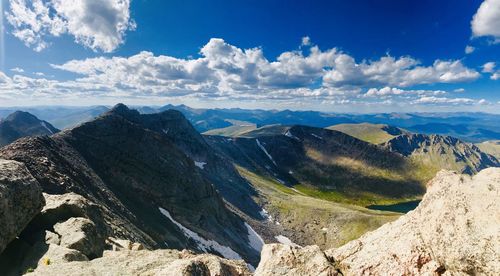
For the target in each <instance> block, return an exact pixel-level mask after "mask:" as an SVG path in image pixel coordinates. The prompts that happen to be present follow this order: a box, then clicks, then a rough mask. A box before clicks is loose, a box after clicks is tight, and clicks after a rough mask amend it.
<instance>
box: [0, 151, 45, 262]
mask: <svg viewBox="0 0 500 276" xmlns="http://www.w3.org/2000/svg"><path fill="white" fill-rule="evenodd" d="M44 204H45V201H44V198H43V196H42V189H41V188H40V185H39V184H38V182H37V181H36V179H34V178H33V176H31V174H30V173H29V171H28V170H27V169H26V167H25V166H24V165H23V164H21V163H19V162H15V161H7V160H1V159H0V222H1V223H0V253H1V252H2V251H3V250H4V249H5V247H6V246H7V244H8V243H9V242H10V241H12V240H13V239H15V238H16V237H17V235H19V233H21V231H22V230H23V229H24V227H26V225H27V224H28V223H29V222H30V221H31V219H32V218H33V217H34V216H35V215H36V214H37V213H38V212H40V210H41V209H42V206H43V205H44Z"/></svg>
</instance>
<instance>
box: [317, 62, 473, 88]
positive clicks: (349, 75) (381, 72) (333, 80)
mask: <svg viewBox="0 0 500 276" xmlns="http://www.w3.org/2000/svg"><path fill="white" fill-rule="evenodd" d="M478 77H479V73H478V72H476V71H475V70H473V69H469V68H467V67H465V66H464V65H463V64H462V62H461V61H459V60H455V61H443V60H436V61H435V62H434V63H433V64H432V65H431V66H421V65H420V63H419V62H418V61H417V60H415V59H413V58H411V57H401V58H394V57H391V56H386V57H382V58H380V60H377V61H363V62H362V63H359V64H358V63H356V62H355V60H354V58H352V57H350V56H348V55H345V54H342V55H340V56H339V57H338V58H337V59H336V64H335V67H334V68H333V69H332V70H330V71H328V72H326V74H325V75H324V77H323V81H324V83H326V84H329V85H334V86H339V85H363V86H381V85H390V86H400V87H408V86H412V85H417V84H429V83H453V82H465V81H471V80H475V79H477V78H478Z"/></svg>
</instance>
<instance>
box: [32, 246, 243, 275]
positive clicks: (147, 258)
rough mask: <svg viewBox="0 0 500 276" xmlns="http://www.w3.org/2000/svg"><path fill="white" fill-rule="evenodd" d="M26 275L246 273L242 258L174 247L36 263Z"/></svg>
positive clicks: (106, 252)
mask: <svg viewBox="0 0 500 276" xmlns="http://www.w3.org/2000/svg"><path fill="white" fill-rule="evenodd" d="M28 275H33V276H35V275H44V276H46V275H48V276H50V275H69V276H71V275H172V276H173V275H175V276H184V275H186V276H188V275H200V276H216V275H220V276H246V275H251V272H250V271H249V270H248V268H247V266H246V264H245V262H243V261H235V260H226V259H222V258H220V257H217V256H214V255H210V254H202V255H195V254H193V253H191V252H189V251H186V250H184V251H177V250H155V251H149V250H121V251H104V254H103V256H102V257H101V258H97V259H93V260H92V261H79V262H66V263H55V264H49V265H46V264H42V265H39V266H38V267H37V268H36V269H35V270H34V273H30V274H28Z"/></svg>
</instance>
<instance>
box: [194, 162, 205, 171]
mask: <svg viewBox="0 0 500 276" xmlns="http://www.w3.org/2000/svg"><path fill="white" fill-rule="evenodd" d="M206 164H207V163H206V162H201V161H194V165H195V166H196V167H198V168H200V169H202V170H203V169H204V168H205V165H206Z"/></svg>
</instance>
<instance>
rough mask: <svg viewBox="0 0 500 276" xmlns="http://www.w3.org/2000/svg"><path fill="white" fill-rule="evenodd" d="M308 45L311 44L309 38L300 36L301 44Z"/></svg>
mask: <svg viewBox="0 0 500 276" xmlns="http://www.w3.org/2000/svg"><path fill="white" fill-rule="evenodd" d="M309 45H311V38H310V37H308V36H304V37H303V38H302V44H301V46H309Z"/></svg>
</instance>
